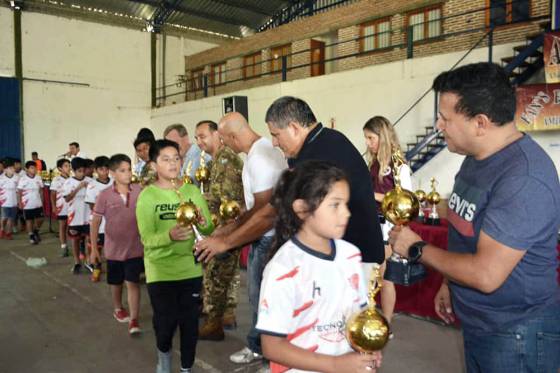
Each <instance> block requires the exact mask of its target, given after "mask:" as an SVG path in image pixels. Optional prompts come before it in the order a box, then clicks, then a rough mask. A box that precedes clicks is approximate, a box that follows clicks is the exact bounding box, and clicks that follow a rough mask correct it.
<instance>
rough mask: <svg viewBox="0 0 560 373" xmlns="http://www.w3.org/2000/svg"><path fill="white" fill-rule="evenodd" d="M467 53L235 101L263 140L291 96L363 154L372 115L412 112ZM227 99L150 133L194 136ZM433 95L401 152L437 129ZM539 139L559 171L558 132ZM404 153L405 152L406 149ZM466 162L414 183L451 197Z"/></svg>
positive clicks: (212, 100) (250, 93)
mask: <svg viewBox="0 0 560 373" xmlns="http://www.w3.org/2000/svg"><path fill="white" fill-rule="evenodd" d="M511 48H512V45H511V44H510V45H502V46H495V47H494V59H495V60H496V61H499V59H500V58H501V57H504V56H508V55H510V54H511V52H512V49H511ZM463 54H464V52H457V53H450V54H446V55H438V56H434V57H426V58H415V59H411V60H405V61H398V62H392V63H388V64H383V65H376V66H369V67H365V68H362V69H359V70H352V71H345V72H340V73H335V74H329V75H324V76H321V77H315V78H308V79H301V80H296V81H292V82H285V83H279V84H274V85H269V86H265V87H257V88H252V89H247V90H241V91H237V92H235V93H231V94H228V95H227V96H231V95H245V96H247V97H248V101H249V118H250V123H251V125H252V126H253V127H254V128H255V129H256V131H257V132H259V133H261V134H262V135H266V136H269V135H268V131H267V128H266V124H265V123H264V116H265V113H266V110H267V109H268V106H269V105H270V104H271V103H272V102H273V101H274V100H275V99H276V98H278V97H280V96H283V95H293V96H297V97H300V98H302V99H304V100H305V101H307V102H308V103H309V105H310V106H311V108H312V109H313V111H314V113H315V115H316V117H317V119H318V120H319V121H322V122H323V123H325V124H328V123H329V120H330V118H334V119H335V121H336V128H337V129H338V130H340V131H342V132H343V133H344V134H346V136H348V138H350V140H351V141H352V142H353V143H354V144H355V145H356V147H357V148H358V149H360V150H365V146H364V141H363V135H362V126H363V124H364V123H365V122H366V120H367V119H369V118H370V117H372V116H374V115H383V116H386V117H387V118H389V119H390V120H391V121H396V120H397V118H398V117H399V116H400V115H401V114H402V113H404V111H405V110H406V109H408V107H410V106H411V104H412V103H414V101H416V99H417V98H418V97H420V95H422V94H423V93H424V92H425V91H426V90H428V89H429V88H430V87H431V84H432V81H433V79H434V78H435V76H436V75H437V74H439V73H440V72H442V71H444V70H449V69H450V68H451V67H452V66H453V65H454V64H455V63H456V61H458V60H459V59H460V58H461V57H462V56H463ZM487 57H488V50H487V49H486V48H481V49H477V50H475V51H474V52H473V53H472V54H471V55H469V56H468V57H467V58H466V59H465V60H464V61H463V62H462V64H467V63H472V62H478V61H485V60H486V59H487ZM223 97H224V96H215V97H209V98H206V99H201V100H196V101H190V102H183V103H180V104H177V105H174V106H172V107H164V108H160V109H157V110H154V111H152V119H151V123H152V128H153V129H154V132H156V133H162V131H163V129H164V128H165V127H166V126H167V125H169V124H171V123H176V122H180V123H183V124H185V125H186V126H187V128H188V129H189V132H190V133H192V131H193V129H194V128H193V127H194V125H195V124H196V123H197V122H198V121H200V120H202V119H212V120H215V121H217V120H218V119H219V118H220V117H221V115H222V98H223ZM433 120H434V95H433V93H429V94H428V96H427V97H426V98H425V99H424V100H423V101H422V102H421V103H420V104H419V105H418V106H417V107H416V108H415V109H414V110H412V112H411V113H409V114H408V115H407V116H406V117H405V118H404V119H403V120H402V121H401V122H400V123H399V124H398V125H397V127H396V128H397V132H398V134H399V137H400V140H401V143H402V145H403V147H404V146H405V144H406V143H407V142H413V141H414V140H415V135H416V134H419V133H423V131H424V127H425V126H430V125H433ZM535 138H536V139H537V141H539V143H540V144H541V145H542V146H543V147H544V148H545V150H547V152H548V153H549V154H550V155H551V157H553V159H554V160H555V162H556V165H557V168H559V169H560V154H559V153H560V139H559V136H558V132H554V133H550V134H542V133H539V134H536V135H535ZM405 148H406V147H405ZM461 161H462V157H461V156H458V155H455V154H451V153H449V152H448V151H447V150H445V151H444V152H442V153H440V154H439V155H438V156H437V157H436V158H435V159H434V160H432V161H431V162H429V163H428V164H427V165H426V166H424V167H423V168H422V169H421V170H420V171H419V172H418V173H417V174H416V175H415V180H416V182H417V183H418V182H420V184H421V186H422V188H424V189H429V179H430V178H431V177H436V179H437V180H438V181H439V192H440V193H441V194H442V195H443V196H447V195H449V194H450V192H451V188H452V185H453V176H454V175H455V173H456V172H457V171H458V169H459V166H460V163H461Z"/></svg>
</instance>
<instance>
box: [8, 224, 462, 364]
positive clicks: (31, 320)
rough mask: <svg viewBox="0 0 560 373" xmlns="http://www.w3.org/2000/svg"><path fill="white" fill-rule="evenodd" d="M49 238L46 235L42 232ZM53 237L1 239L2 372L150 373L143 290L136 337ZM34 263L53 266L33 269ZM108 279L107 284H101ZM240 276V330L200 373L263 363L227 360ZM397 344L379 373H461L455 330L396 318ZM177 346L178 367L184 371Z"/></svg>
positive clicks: (243, 327)
mask: <svg viewBox="0 0 560 373" xmlns="http://www.w3.org/2000/svg"><path fill="white" fill-rule="evenodd" d="M43 231H45V229H43ZM57 241H58V240H57V239H56V237H55V235H54V234H49V233H43V242H42V243H41V244H39V245H38V246H32V245H30V244H29V243H28V242H27V238H26V237H25V235H22V234H19V235H16V236H15V239H14V240H13V241H5V240H0V274H1V275H0V279H1V281H0V294H2V296H1V297H0V346H1V348H0V373H19V372H39V373H51V372H52V373H66V372H68V373H82V372H84V373H85V372H88V373H102V372H103V373H104V372H121V373H128V372H134V373H153V372H154V371H155V361H156V353H155V338H154V332H153V329H152V327H151V307H150V302H149V299H148V296H147V292H146V288H145V286H143V287H142V305H141V313H140V318H141V319H140V323H141V327H142V328H143V330H144V333H143V334H142V335H141V336H140V337H137V338H131V337H129V336H128V333H127V326H126V324H119V323H117V322H116V321H115V320H114V319H113V317H112V307H111V302H110V293H109V288H108V286H107V285H106V283H104V282H100V283H97V284H93V283H91V282H90V281H89V276H88V275H85V274H82V275H79V276H75V275H72V274H71V273H70V267H71V264H72V260H71V258H60V257H59V248H58V244H57ZM29 257H45V258H46V259H47V261H48V264H47V265H46V266H44V267H41V268H39V269H33V268H30V267H28V266H26V264H25V260H26V259H27V258H29ZM103 280H104V278H103ZM244 282H245V273H244V272H242V290H241V294H240V297H239V299H240V304H239V307H238V309H237V318H238V324H239V326H238V328H237V329H236V330H235V331H231V332H227V335H226V339H225V341H223V342H204V341H201V342H199V344H198V350H197V361H196V365H195V367H196V372H198V373H203V372H209V373H220V372H236V373H237V372H240V373H241V372H247V373H250V372H256V371H257V369H258V368H259V366H260V363H253V364H250V365H236V364H233V363H231V362H230V361H229V358H228V357H229V355H230V354H231V353H233V352H235V351H237V350H239V349H241V348H242V347H243V346H244V341H245V335H246V333H247V330H248V327H249V317H248V304H247V296H246V291H245V290H246V286H245V283H244ZM393 327H394V331H395V338H394V339H393V340H392V341H391V342H390V343H389V344H388V346H387V347H386V348H385V351H384V360H383V367H382V369H380V370H379V371H380V372H382V373H397V372H399V373H400V372H406V373H415V372H430V373H439V372H441V373H456V372H463V371H464V369H463V356H462V348H463V347H462V339H461V335H460V332H459V331H458V330H456V329H453V328H449V327H444V326H441V325H438V324H435V323H431V322H427V321H423V320H418V319H415V318H412V317H409V316H406V315H398V316H397V317H396V318H395V320H394V322H393ZM178 347H179V345H178V342H175V344H174V348H173V349H174V351H175V356H174V366H175V371H177V372H178V371H179V367H178V366H179V364H178V361H179V355H178V353H177V350H178Z"/></svg>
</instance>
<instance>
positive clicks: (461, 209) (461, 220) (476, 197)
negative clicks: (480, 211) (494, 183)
mask: <svg viewBox="0 0 560 373" xmlns="http://www.w3.org/2000/svg"><path fill="white" fill-rule="evenodd" d="M483 196H484V193H482V191H481V190H480V189H479V188H477V187H476V186H473V185H469V184H467V183H465V182H463V181H462V180H461V179H457V180H456V182H455V187H454V189H453V193H451V197H449V201H448V203H447V206H448V207H449V210H448V216H447V219H448V220H449V222H450V223H451V224H452V225H453V227H455V229H456V230H457V231H458V232H459V233H461V234H462V235H463V236H466V237H474V225H473V220H474V218H475V215H476V210H477V206H481V205H482V202H483Z"/></svg>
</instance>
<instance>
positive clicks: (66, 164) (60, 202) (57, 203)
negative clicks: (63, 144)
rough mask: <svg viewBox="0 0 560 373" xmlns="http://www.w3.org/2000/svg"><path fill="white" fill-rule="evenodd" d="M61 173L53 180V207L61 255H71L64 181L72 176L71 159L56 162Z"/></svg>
mask: <svg viewBox="0 0 560 373" xmlns="http://www.w3.org/2000/svg"><path fill="white" fill-rule="evenodd" d="M56 168H57V169H58V172H59V175H58V176H56V177H55V178H54V179H53V180H52V181H51V187H50V189H51V192H50V193H51V207H52V213H53V215H55V216H56V220H57V221H58V239H59V241H60V256H62V257H67V256H68V255H69V251H68V246H67V243H66V242H67V232H68V202H66V200H65V199H64V183H65V182H66V180H68V178H69V177H70V161H69V160H68V159H66V158H62V159H59V160H58V161H57V162H56Z"/></svg>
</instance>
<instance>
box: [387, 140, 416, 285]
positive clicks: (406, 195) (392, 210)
mask: <svg viewBox="0 0 560 373" xmlns="http://www.w3.org/2000/svg"><path fill="white" fill-rule="evenodd" d="M391 158H392V161H393V179H394V180H395V188H394V189H393V190H391V191H389V192H388V193H386V194H385V197H383V202H382V203H381V211H382V212H383V215H384V216H385V218H386V219H387V220H388V221H389V222H391V223H393V224H394V225H405V224H407V223H408V222H410V221H412V220H414V219H415V218H416V217H417V216H418V212H419V210H420V202H419V201H418V197H416V195H415V194H414V193H412V192H411V191H410V190H406V189H403V187H402V186H401V178H400V171H399V170H400V167H401V166H402V165H403V164H404V163H405V160H404V157H403V155H402V153H401V151H400V150H399V149H393V154H392V155H391ZM386 265H387V268H386V269H385V279H386V280H389V281H391V282H394V283H395V284H399V285H404V286H409V285H412V284H414V283H415V282H418V281H420V280H422V279H423V278H424V277H426V268H425V267H424V266H423V265H422V264H420V263H411V262H409V261H408V260H407V259H406V258H404V257H402V256H400V255H398V254H396V253H393V255H391V257H390V258H389V259H387V261H386Z"/></svg>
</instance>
